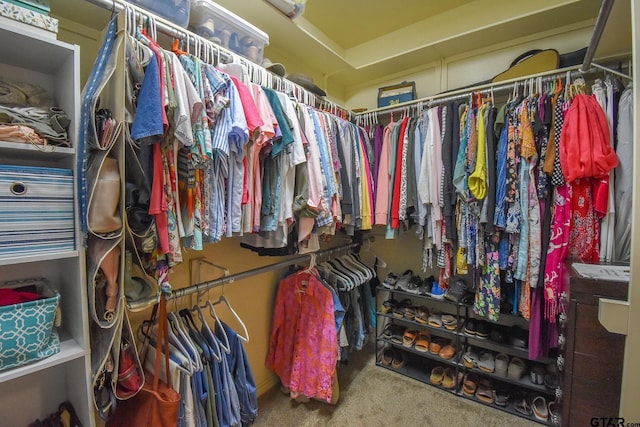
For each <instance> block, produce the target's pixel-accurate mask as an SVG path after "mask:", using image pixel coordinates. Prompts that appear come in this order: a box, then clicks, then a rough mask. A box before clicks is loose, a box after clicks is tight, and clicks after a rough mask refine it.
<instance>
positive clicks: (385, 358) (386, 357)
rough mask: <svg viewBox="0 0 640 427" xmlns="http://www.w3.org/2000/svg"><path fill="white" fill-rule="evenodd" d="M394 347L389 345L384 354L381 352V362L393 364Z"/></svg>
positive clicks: (385, 364) (387, 364)
mask: <svg viewBox="0 0 640 427" xmlns="http://www.w3.org/2000/svg"><path fill="white" fill-rule="evenodd" d="M393 352H394V349H393V347H387V348H385V349H384V350H382V354H380V363H382V364H383V365H384V366H391V362H393Z"/></svg>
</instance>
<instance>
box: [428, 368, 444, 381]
mask: <svg viewBox="0 0 640 427" xmlns="http://www.w3.org/2000/svg"><path fill="white" fill-rule="evenodd" d="M443 378H444V368H443V367H442V366H436V367H435V368H433V369H432V370H431V375H430V376H429V382H431V384H433V385H440V384H442V379H443Z"/></svg>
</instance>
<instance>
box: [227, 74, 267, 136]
mask: <svg viewBox="0 0 640 427" xmlns="http://www.w3.org/2000/svg"><path fill="white" fill-rule="evenodd" d="M229 77H231V80H233V83H234V84H235V85H236V89H238V95H239V96H240V101H241V102H242V109H243V110H244V116H245V119H246V120H247V128H248V129H249V133H251V132H253V131H254V130H255V129H256V128H257V127H260V126H262V125H263V124H264V122H263V121H262V117H261V116H260V112H259V111H258V107H257V106H256V103H255V101H254V100H253V96H252V95H251V91H250V90H249V88H248V87H247V86H246V85H245V84H244V83H242V82H241V81H240V80H238V79H237V78H235V77H234V76H229Z"/></svg>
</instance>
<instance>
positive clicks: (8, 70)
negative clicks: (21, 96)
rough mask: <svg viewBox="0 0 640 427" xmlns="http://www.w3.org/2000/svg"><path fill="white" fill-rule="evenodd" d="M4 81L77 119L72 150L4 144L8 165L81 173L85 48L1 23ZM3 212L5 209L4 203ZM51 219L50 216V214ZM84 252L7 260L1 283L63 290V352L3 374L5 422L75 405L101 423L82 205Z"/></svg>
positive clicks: (85, 417) (1, 420) (18, 425)
mask: <svg viewBox="0 0 640 427" xmlns="http://www.w3.org/2000/svg"><path fill="white" fill-rule="evenodd" d="M0 40H2V44H1V45H0V76H2V77H3V78H6V79H12V80H18V81H24V82H29V83H33V84H37V85H39V86H41V87H43V88H44V89H46V90H47V91H48V92H49V94H50V95H51V96H52V97H53V99H54V103H55V105H56V106H58V107H60V108H62V109H63V110H64V111H65V112H66V113H67V115H68V116H69V118H70V119H71V124H70V126H69V138H70V140H71V143H72V147H71V148H68V147H36V146H34V145H30V144H23V143H18V142H10V141H2V142H0V163H2V164H9V165H28V166H43V167H55V168H65V169H71V170H73V171H74V177H75V175H76V151H75V146H76V142H77V135H78V125H79V123H78V119H79V116H80V114H79V112H80V65H79V64H80V48H79V47H78V46H76V45H70V44H67V43H64V42H61V41H58V40H55V39H53V38H42V37H41V35H38V34H37V33H32V32H30V31H29V30H18V29H16V28H15V27H13V26H11V27H7V26H2V25H1V24H0ZM0 209H2V206H0ZM42 214H43V215H46V214H47V213H46V211H45V212H42ZM75 223H76V238H75V240H76V244H75V246H76V249H75V250H71V251H69V250H67V251H63V252H47V253H42V254H34V255H27V256H16V257H3V258H1V259H0V280H1V281H6V280H15V279H23V278H31V277H46V278H47V279H48V280H49V282H50V283H51V285H52V286H53V287H54V288H56V289H57V290H58V292H59V293H60V309H61V314H62V322H61V326H60V327H59V328H58V329H57V330H58V333H59V335H60V341H61V345H60V352H59V353H57V354H55V355H54V356H51V357H49V358H46V359H43V360H40V361H37V362H34V363H30V364H27V365H23V366H20V367H17V368H14V369H8V370H6V371H0V396H1V398H0V425H2V426H3V427H23V426H26V425H28V424H29V423H31V422H33V421H35V420H36V419H38V418H40V419H42V418H44V417H46V416H48V414H50V413H52V412H55V411H57V410H58V405H59V404H60V403H62V402H63V401H65V400H68V401H70V402H71V403H72V404H73V406H74V408H75V410H76V412H77V414H78V416H79V418H80V420H81V421H82V423H83V425H84V426H94V425H95V417H94V411H93V402H92V398H91V395H92V390H91V386H90V382H91V381H90V377H91V368H90V367H91V363H90V362H91V361H90V350H89V331H88V325H89V322H88V314H87V291H86V285H85V283H86V279H85V275H86V274H85V262H84V250H83V248H82V241H81V238H80V227H79V224H80V222H79V216H78V206H77V204H76V206H75Z"/></svg>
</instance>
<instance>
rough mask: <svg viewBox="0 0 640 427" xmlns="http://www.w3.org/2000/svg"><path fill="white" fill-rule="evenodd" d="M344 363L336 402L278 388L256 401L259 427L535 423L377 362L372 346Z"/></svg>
mask: <svg viewBox="0 0 640 427" xmlns="http://www.w3.org/2000/svg"><path fill="white" fill-rule="evenodd" d="M350 357H351V360H350V361H349V364H347V365H343V364H340V366H339V368H338V378H339V381H340V399H339V402H338V404H337V405H335V406H332V405H329V404H326V403H322V402H317V401H313V400H312V401H310V402H307V403H298V402H296V401H294V400H291V399H290V398H289V396H288V395H285V394H283V393H282V392H281V391H280V390H279V389H278V388H277V387H276V388H274V389H272V390H270V391H269V392H267V393H265V394H263V395H262V396H261V397H260V398H259V399H258V418H257V420H256V422H255V424H254V425H255V426H256V427H262V426H268V427H272V426H278V427H311V426H335V427H360V426H362V427H365V426H366V427H376V426H383V427H390V426H402V427H413V426H435V427H440V426H464V427H474V426H477V427H492V426H494V427H507V426H508V427H531V426H540V425H541V424H537V423H534V422H532V421H528V420H526V419H523V418H520V417H518V416H515V415H511V414H508V413H506V412H504V411H501V410H499V409H493V408H491V407H488V406H485V405H483V404H480V403H477V402H474V401H471V400H469V399H465V398H462V397H457V396H454V395H452V394H450V393H448V392H446V391H444V390H440V389H437V388H435V387H433V386H430V385H427V384H424V383H422V382H420V381H417V380H414V379H411V378H408V377H405V376H403V375H400V374H398V373H396V372H393V371H391V370H389V369H385V368H383V367H379V366H375V356H374V347H373V344H371V343H369V344H367V347H366V348H365V349H363V350H362V351H360V352H358V353H352V354H351V355H350Z"/></svg>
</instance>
